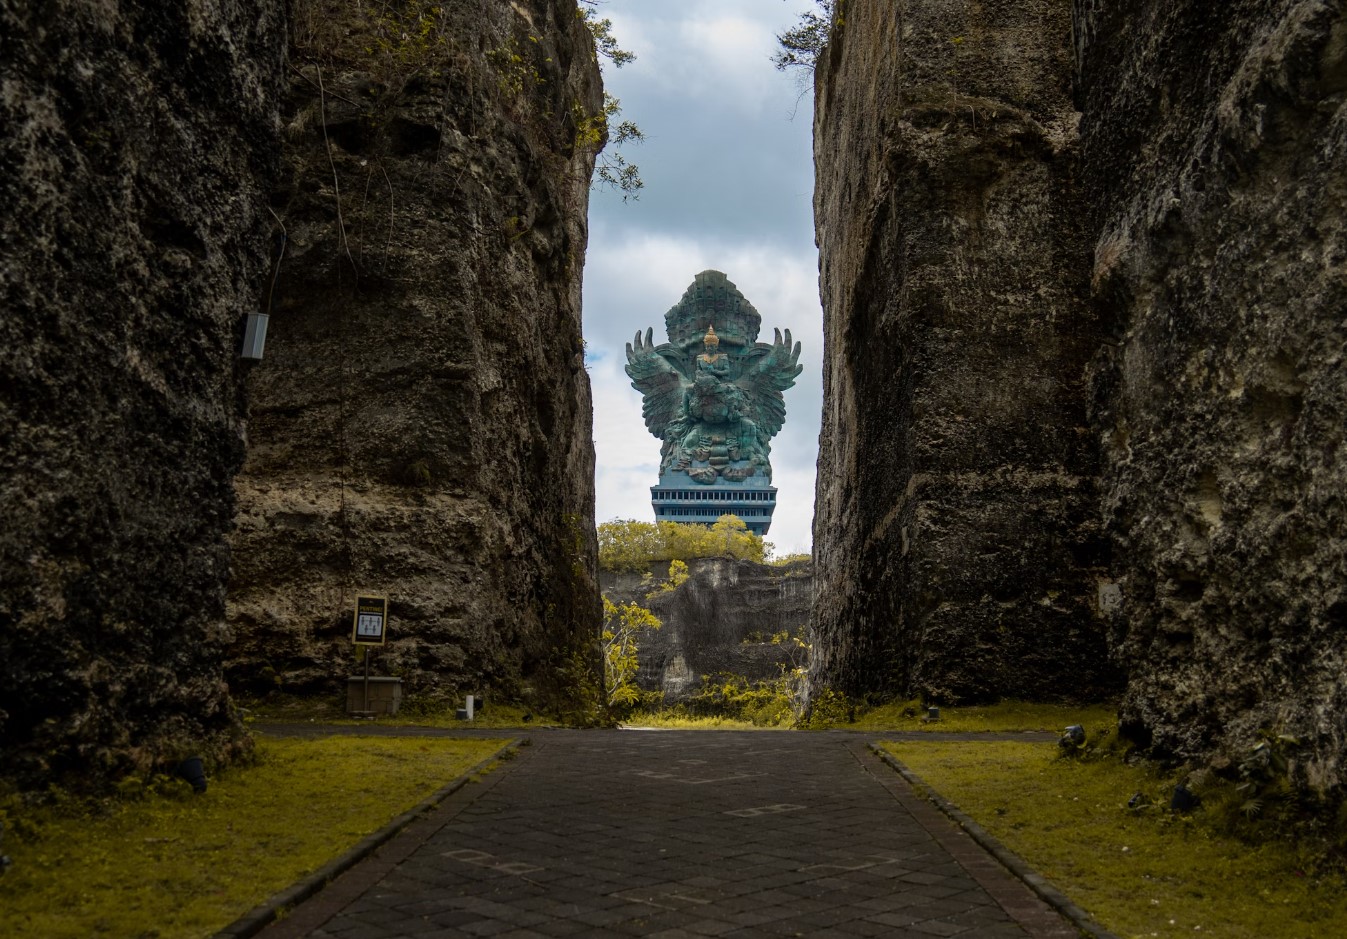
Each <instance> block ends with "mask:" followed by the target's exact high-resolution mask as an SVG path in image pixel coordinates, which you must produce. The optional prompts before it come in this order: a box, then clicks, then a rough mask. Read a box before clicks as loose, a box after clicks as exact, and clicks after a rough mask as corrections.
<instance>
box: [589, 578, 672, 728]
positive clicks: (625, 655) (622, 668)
mask: <svg viewBox="0 0 1347 939" xmlns="http://www.w3.org/2000/svg"><path fill="white" fill-rule="evenodd" d="M662 625H664V624H663V623H661V622H660V621H659V617H657V616H655V614H654V613H651V612H650V611H649V610H647V609H645V607H642V606H639V605H637V604H636V603H627V604H624V605H622V606H618V605H617V604H616V603H614V602H613V601H612V600H609V599H608V598H607V597H604V598H603V632H602V633H601V634H600V635H599V643H600V646H601V647H602V649H603V684H604V692H605V695H606V700H607V703H608V706H609V707H610V708H621V709H628V708H631V707H632V706H634V705H637V704H639V703H640V702H641V698H642V694H641V689H640V688H639V687H638V686H637V685H636V673H637V672H638V671H639V670H640V662H639V660H638V659H637V656H636V652H637V646H638V645H639V642H640V639H641V637H642V635H644V634H645V633H648V632H653V631H654V630H656V629H659V628H660V627H661V626H662Z"/></svg>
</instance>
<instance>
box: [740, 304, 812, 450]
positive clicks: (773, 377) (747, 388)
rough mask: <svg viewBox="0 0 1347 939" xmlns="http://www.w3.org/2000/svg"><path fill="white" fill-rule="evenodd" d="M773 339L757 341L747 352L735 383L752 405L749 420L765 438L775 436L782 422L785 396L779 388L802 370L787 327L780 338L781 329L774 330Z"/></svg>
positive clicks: (796, 349) (798, 348) (789, 383)
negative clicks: (774, 339) (771, 341)
mask: <svg viewBox="0 0 1347 939" xmlns="http://www.w3.org/2000/svg"><path fill="white" fill-rule="evenodd" d="M774 332H775V333H776V341H775V342H773V343H772V344H771V345H770V346H768V345H766V344H765V343H758V347H757V348H756V349H754V350H753V352H751V353H749V356H750V358H749V361H748V362H747V363H746V364H745V367H744V370H743V372H742V373H741V374H740V376H739V378H738V379H737V380H736V381H735V384H736V385H738V386H739V387H740V388H741V389H743V392H744V394H745V395H746V396H747V397H748V400H749V401H750V402H751V403H752V406H753V415H752V417H753V420H754V422H755V423H756V424H757V425H758V430H759V431H760V432H761V433H763V434H765V435H766V438H765V439H767V440H770V439H771V438H773V437H775V436H776V435H777V432H778V431H780V430H781V425H782V424H784V423H786V399H785V398H784V397H783V396H782V394H781V392H783V391H785V390H786V389H787V388H789V387H791V386H792V385H794V384H795V378H796V376H797V375H799V374H800V373H801V372H803V371H804V366H803V365H800V364H798V360H799V358H800V344H799V343H798V342H797V343H795V345H794V346H793V347H792V346H791V342H790V330H789V329H788V330H786V338H785V340H784V341H783V340H782V338H781V330H779V329H778V330H774Z"/></svg>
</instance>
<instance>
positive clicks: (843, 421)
mask: <svg viewBox="0 0 1347 939" xmlns="http://www.w3.org/2000/svg"><path fill="white" fill-rule="evenodd" d="M1069 33H1070V11H1069V9H1068V8H1067V5H1066V4H1064V3H1062V2H1058V0H1030V2H1015V3H1009V2H998V3H983V4H966V3H963V2H955V0H929V2H924V3H920V4H906V3H899V4H895V3H887V2H879V0H857V2H854V3H848V4H847V7H846V15H845V23H844V25H842V26H839V27H838V28H837V29H836V30H835V31H834V35H833V39H832V41H831V43H830V45H829V47H828V49H827V50H826V53H825V55H824V56H823V57H822V58H821V59H820V60H819V63H818V66H817V69H816V72H815V80H816V94H815V165H816V179H817V182H816V190H815V197H814V206H815V218H816V221H817V233H818V243H819V248H820V290H821V293H822V299H823V307H824V311H825V321H824V341H825V357H824V358H825V365H824V402H825V403H824V414H823V429H822V434H821V437H820V449H819V467H818V468H819V472H818V489H817V496H816V510H815V529H814V546H815V552H814V553H815V558H816V562H817V565H818V567H817V585H818V586H817V593H816V595H817V601H816V604H815V607H814V629H815V631H816V646H815V648H816V653H815V660H814V663H813V678H812V683H813V685H814V686H815V687H819V686H824V685H827V686H831V687H833V688H834V689H836V690H840V691H844V692H848V693H851V694H860V693H863V692H889V693H901V694H921V695H922V696H924V697H926V698H927V699H929V700H931V701H934V702H940V703H947V704H949V703H955V702H958V701H962V700H970V699H987V698H995V697H998V696H1002V695H1009V696H1016V697H1040V698H1042V697H1058V696H1092V695H1097V694H1100V693H1101V692H1105V691H1107V690H1110V689H1112V688H1113V687H1115V681H1116V679H1115V674H1114V671H1113V669H1112V667H1111V666H1110V665H1109V662H1108V659H1107V653H1106V650H1105V645H1104V640H1103V631H1102V629H1101V627H1100V624H1099V621H1098V619H1097V617H1096V614H1095V611H1094V606H1095V597H1096V593H1097V582H1098V580H1099V578H1100V576H1101V574H1102V564H1103V556H1102V552H1101V540H1100V538H1099V535H1098V531H1097V526H1096V525H1095V523H1094V518H1095V505H1096V501H1097V497H1096V493H1095V488H1094V459H1095V458H1094V453H1093V446H1092V444H1093V441H1092V437H1091V434H1090V433H1089V432H1088V430H1087V429H1086V424H1085V397H1086V396H1085V394H1084V393H1083V387H1084V370H1085V365H1086V363H1087V362H1088V360H1089V358H1090V356H1091V355H1092V354H1093V352H1094V350H1095V348H1096V347H1097V331H1098V324H1097V320H1096V317H1095V315H1094V314H1093V312H1092V311H1091V308H1090V306H1089V304H1088V302H1087V301H1088V296H1087V289H1088V285H1087V283H1086V273H1087V268H1088V258H1089V244H1088V241H1087V240H1086V238H1085V237H1084V234H1085V233H1084V231H1083V230H1082V227H1081V225H1080V221H1081V219H1080V212H1079V206H1078V203H1077V200H1076V199H1075V197H1074V194H1073V190H1072V180H1073V176H1074V173H1075V168H1076V142H1077V135H1076V119H1077V116H1076V114H1075V111H1074V108H1073V106H1072V102H1071V97H1070V93H1071V84H1070V71H1071V51H1070V45H1069V43H1068V39H1067V37H1068V35H1069Z"/></svg>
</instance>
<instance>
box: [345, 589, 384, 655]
mask: <svg viewBox="0 0 1347 939" xmlns="http://www.w3.org/2000/svg"><path fill="white" fill-rule="evenodd" d="M387 629H388V598H387V597H356V598H355V623H354V624H353V626H352V629H351V641H352V642H354V643H355V644H356V645H361V646H381V645H383V644H384V635H385V633H386V632H387Z"/></svg>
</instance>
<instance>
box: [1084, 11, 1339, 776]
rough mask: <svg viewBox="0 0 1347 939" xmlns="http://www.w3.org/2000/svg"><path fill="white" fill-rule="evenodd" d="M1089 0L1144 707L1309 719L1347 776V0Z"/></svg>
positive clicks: (1228, 746)
mask: <svg viewBox="0 0 1347 939" xmlns="http://www.w3.org/2000/svg"><path fill="white" fill-rule="evenodd" d="M1080 7H1081V12H1080V14H1079V17H1078V23H1077V36H1078V50H1077V51H1078V54H1079V56H1080V89H1081V93H1080V98H1081V106H1082V108H1083V112H1084V117H1083V119H1082V122H1081V130H1082V144H1083V154H1084V174H1083V177H1082V178H1083V181H1084V184H1085V186H1086V188H1087V191H1088V195H1089V203H1090V204H1091V205H1092V206H1093V207H1094V209H1095V214H1096V217H1095V219H1094V225H1095V227H1096V228H1097V231H1098V241H1097V244H1096V246H1095V249H1094V263H1093V280H1094V289H1095V294H1096V297H1097V300H1098V306H1099V309H1100V311H1101V312H1102V315H1103V317H1104V318H1105V320H1106V322H1107V326H1108V329H1109V332H1110V333H1111V335H1112V337H1113V339H1114V342H1113V343H1109V344H1106V345H1104V346H1103V347H1102V351H1101V353H1100V355H1099V358H1098V361H1097V365H1096V368H1095V370H1094V394H1095V405H1094V413H1093V415H1092V417H1093V424H1094V429H1095V431H1096V433H1097V434H1098V435H1099V438H1100V440H1101V442H1102V453H1103V456H1104V460H1103V464H1104V465H1103V488H1104V509H1105V517H1106V519H1107V525H1108V532H1109V535H1110V536H1111V537H1112V540H1113V542H1114V550H1113V557H1114V570H1115V571H1116V575H1117V578H1118V581H1119V587H1120V593H1121V600H1122V602H1121V606H1120V608H1119V609H1118V612H1117V616H1116V621H1115V637H1114V638H1115V642H1116V643H1117V645H1118V648H1119V650H1120V651H1121V654H1122V657H1123V659H1124V660H1125V662H1126V664H1127V668H1128V671H1129V673H1130V681H1129V684H1128V690H1127V695H1126V698H1125V700H1124V704H1123V719H1124V725H1125V727H1127V728H1129V729H1131V730H1132V731H1133V732H1134V733H1135V734H1137V735H1139V736H1140V737H1141V738H1142V739H1143V740H1144V739H1149V740H1151V741H1152V742H1153V744H1154V746H1155V747H1156V748H1157V749H1158V750H1160V751H1163V752H1169V753H1174V754H1178V755H1180V756H1184V757H1195V756H1202V755H1205V754H1208V753H1211V752H1213V751H1219V750H1230V751H1234V752H1237V751H1239V750H1241V749H1244V748H1247V747H1248V745H1249V744H1250V743H1251V742H1252V741H1253V740H1254V739H1255V738H1256V735H1257V733H1258V732H1259V731H1263V730H1266V731H1274V732H1277V733H1287V734H1292V735H1295V736H1298V737H1300V738H1301V739H1302V740H1304V741H1305V742H1306V747H1305V748H1304V750H1302V752H1301V759H1300V764H1299V766H1298V770H1297V771H1298V772H1299V773H1300V774H1301V779H1302V781H1303V782H1306V783H1308V784H1309V785H1310V786H1311V787H1313V788H1326V787H1328V786H1330V785H1332V784H1340V783H1341V782H1342V781H1343V780H1344V778H1347V763H1345V762H1344V760H1347V629H1345V627H1347V551H1344V547H1345V546H1347V508H1345V507H1344V492H1347V460H1345V459H1344V457H1347V442H1345V440H1344V430H1343V425H1344V418H1345V417H1347V382H1344V380H1343V375H1344V371H1343V369H1344V362H1343V355H1344V350H1347V323H1345V321H1344V318H1343V309H1344V303H1347V285H1345V283H1344V279H1343V270H1344V267H1343V265H1344V261H1347V237H1345V236H1344V225H1345V224H1347V222H1345V219H1347V172H1344V168H1345V167H1347V108H1345V107H1344V102H1345V101H1347V17H1345V16H1344V12H1343V7H1342V5H1341V4H1340V3H1330V2H1320V0H1299V2H1297V0H1245V2H1238V3H1229V4H1208V3H1202V2H1198V0H1191V2H1183V3H1173V2H1159V0H1152V2H1146V3H1142V4H1139V5H1138V4H1131V5H1129V6H1128V9H1127V10H1126V11H1124V10H1123V9H1122V8H1121V6H1120V5H1118V4H1109V3H1092V4H1081V5H1080Z"/></svg>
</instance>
